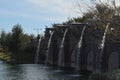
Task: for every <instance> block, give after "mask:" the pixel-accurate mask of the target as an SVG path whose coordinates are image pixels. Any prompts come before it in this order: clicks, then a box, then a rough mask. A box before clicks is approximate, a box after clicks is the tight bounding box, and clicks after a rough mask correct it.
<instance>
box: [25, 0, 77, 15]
mask: <svg viewBox="0 0 120 80" xmlns="http://www.w3.org/2000/svg"><path fill="white" fill-rule="evenodd" d="M27 2H29V3H31V4H32V5H34V6H37V7H38V8H39V9H40V10H41V11H44V12H46V13H47V12H49V13H51V14H52V13H53V14H58V15H62V16H67V17H69V16H70V17H71V16H74V15H76V12H75V5H74V4H75V2H76V1H75V0H52V1H51V0H27Z"/></svg>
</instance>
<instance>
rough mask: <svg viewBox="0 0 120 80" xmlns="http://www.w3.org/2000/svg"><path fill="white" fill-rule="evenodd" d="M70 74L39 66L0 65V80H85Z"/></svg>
mask: <svg viewBox="0 0 120 80" xmlns="http://www.w3.org/2000/svg"><path fill="white" fill-rule="evenodd" d="M71 74H73V73H70V72H69V71H68V72H66V71H64V72H61V73H58V72H54V68H46V67H45V66H44V65H39V64H22V65H8V64H0V80H86V79H81V78H84V77H81V76H71Z"/></svg>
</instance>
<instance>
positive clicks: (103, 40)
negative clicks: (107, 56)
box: [97, 23, 110, 72]
mask: <svg viewBox="0 0 120 80" xmlns="http://www.w3.org/2000/svg"><path fill="white" fill-rule="evenodd" d="M109 25H110V23H108V24H107V26H106V29H105V32H104V35H103V39H102V43H101V45H100V47H99V49H100V50H101V51H100V53H98V54H99V55H98V59H99V60H98V62H97V63H98V66H97V69H98V70H97V71H98V72H101V71H102V60H103V58H102V57H103V51H104V46H105V39H106V34H107V31H108V28H109Z"/></svg>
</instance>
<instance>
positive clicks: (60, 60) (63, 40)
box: [58, 29, 68, 66]
mask: <svg viewBox="0 0 120 80" xmlns="http://www.w3.org/2000/svg"><path fill="white" fill-rule="evenodd" d="M67 31H68V29H66V30H65V32H64V35H63V39H62V42H61V46H60V52H59V55H58V56H59V57H58V66H61V64H62V60H63V56H62V54H63V51H64V50H63V47H64V42H65V36H66V33H67Z"/></svg>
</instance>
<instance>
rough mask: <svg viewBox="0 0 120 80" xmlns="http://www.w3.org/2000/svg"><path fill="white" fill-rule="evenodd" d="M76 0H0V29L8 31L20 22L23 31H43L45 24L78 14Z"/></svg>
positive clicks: (61, 20)
mask: <svg viewBox="0 0 120 80" xmlns="http://www.w3.org/2000/svg"><path fill="white" fill-rule="evenodd" d="M76 3H77V0H0V30H1V29H3V30H5V31H7V32H10V31H11V29H12V27H13V26H14V25H15V24H21V25H22V28H23V30H24V32H25V33H29V34H35V35H36V34H37V32H36V31H35V30H34V28H39V29H41V30H40V33H43V31H44V28H45V26H48V27H50V26H51V24H52V23H62V22H64V21H66V20H67V19H68V18H72V17H76V16H79V15H80V14H78V13H77V11H76V9H77V8H76V7H77V6H76Z"/></svg>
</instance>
